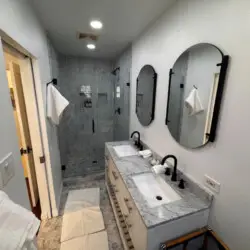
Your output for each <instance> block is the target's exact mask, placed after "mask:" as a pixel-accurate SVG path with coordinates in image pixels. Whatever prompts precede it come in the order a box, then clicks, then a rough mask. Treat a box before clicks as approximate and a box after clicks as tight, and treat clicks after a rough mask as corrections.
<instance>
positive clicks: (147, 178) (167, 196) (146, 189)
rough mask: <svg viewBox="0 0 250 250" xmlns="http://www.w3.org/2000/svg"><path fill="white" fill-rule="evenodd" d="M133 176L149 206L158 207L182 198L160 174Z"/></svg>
mask: <svg viewBox="0 0 250 250" xmlns="http://www.w3.org/2000/svg"><path fill="white" fill-rule="evenodd" d="M132 178H133V180H134V182H135V185H136V186H137V188H138V189H139V191H140V192H141V194H142V195H143V197H144V199H145V200H146V201H147V203H148V205H149V207H156V206H159V205H162V204H167V203H170V202H173V201H177V200H180V199H181V197H180V196H179V195H178V194H177V193H176V192H175V191H174V190H173V189H172V188H171V187H170V186H169V185H168V184H167V183H166V182H165V181H164V180H163V179H162V178H161V177H160V176H155V175H153V174H152V173H145V174H140V175H135V176H133V177H132Z"/></svg>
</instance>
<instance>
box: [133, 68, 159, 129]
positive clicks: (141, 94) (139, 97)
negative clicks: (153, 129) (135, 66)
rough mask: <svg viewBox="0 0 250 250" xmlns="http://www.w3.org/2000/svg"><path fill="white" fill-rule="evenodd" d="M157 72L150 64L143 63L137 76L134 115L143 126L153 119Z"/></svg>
mask: <svg viewBox="0 0 250 250" xmlns="http://www.w3.org/2000/svg"><path fill="white" fill-rule="evenodd" d="M156 82H157V74H156V72H155V70H154V68H153V67H152V66H151V65H145V66H144V67H143V68H142V69H141V71H140V73H139V76H138V78H137V87H136V115H137V117H138V120H139V121H140V123H141V124H142V125H143V126H148V125H149V124H150V123H151V122H152V121H153V120H154V113H155V95H156Z"/></svg>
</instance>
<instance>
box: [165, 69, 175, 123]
mask: <svg viewBox="0 0 250 250" xmlns="http://www.w3.org/2000/svg"><path fill="white" fill-rule="evenodd" d="M173 74H174V72H173V69H170V70H169V80H168V101H167V112H166V119H165V124H166V125H168V123H169V122H170V121H169V120H168V112H169V101H170V100H169V98H170V88H171V80H172V75H173Z"/></svg>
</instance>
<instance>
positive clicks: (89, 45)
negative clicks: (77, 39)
mask: <svg viewBox="0 0 250 250" xmlns="http://www.w3.org/2000/svg"><path fill="white" fill-rule="evenodd" d="M87 48H88V49H90V50H94V49H95V45H94V44H93V43H89V44H87Z"/></svg>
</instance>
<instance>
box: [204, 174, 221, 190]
mask: <svg viewBox="0 0 250 250" xmlns="http://www.w3.org/2000/svg"><path fill="white" fill-rule="evenodd" d="M204 177H205V185H206V186H207V187H209V188H210V189H211V190H212V191H214V192H216V193H219V192H220V183H219V182H218V181H216V180H214V179H212V178H211V177H210V176H208V175H205V176H204Z"/></svg>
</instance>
